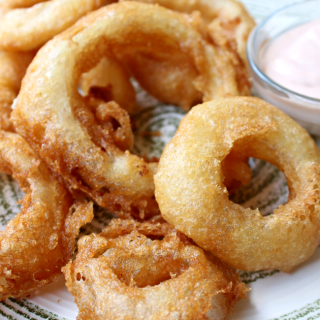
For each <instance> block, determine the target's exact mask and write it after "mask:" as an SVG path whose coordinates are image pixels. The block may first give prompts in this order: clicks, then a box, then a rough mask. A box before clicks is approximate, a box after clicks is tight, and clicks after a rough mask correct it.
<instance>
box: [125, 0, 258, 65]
mask: <svg viewBox="0 0 320 320" xmlns="http://www.w3.org/2000/svg"><path fill="white" fill-rule="evenodd" d="M120 1H136V0H120ZM137 1H139V2H144V3H152V4H155V3H157V4H159V5H161V6H163V7H166V8H168V9H171V10H174V11H179V12H184V13H192V12H194V11H198V12H200V13H201V16H202V18H203V19H204V20H205V21H206V23H207V24H208V25H209V28H210V29H211V30H212V31H214V30H215V29H216V28H219V29H220V31H223V33H224V38H225V39H227V40H228V41H231V42H233V41H235V42H236V46H237V52H238V53H239V55H240V57H241V58H242V60H243V61H244V62H245V63H246V64H247V53H246V43H247V39H248V37H249V34H250V32H251V30H252V29H253V28H254V26H255V22H254V20H253V19H252V18H251V16H250V15H249V13H248V12H247V10H246V8H245V7H244V6H243V4H242V3H240V2H239V1H235V0H192V1H190V0H137ZM214 33H215V32H214ZM214 38H215V37H214ZM220 43H221V42H220Z"/></svg>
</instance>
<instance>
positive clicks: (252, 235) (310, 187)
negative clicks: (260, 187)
mask: <svg viewBox="0 0 320 320" xmlns="http://www.w3.org/2000/svg"><path fill="white" fill-rule="evenodd" d="M194 141H197V143H194ZM231 152H232V153H234V154H238V155H239V156H243V155H245V156H249V157H250V156H251V157H255V158H258V159H262V160H265V161H268V162H270V163H272V164H273V165H275V166H276V167H278V168H279V170H281V171H283V172H284V174H285V176H286V178H287V181H288V187H289V198H288V202H287V203H286V204H285V205H283V206H280V207H279V208H277V209H276V210H274V213H273V214H272V215H269V216H266V217H263V216H262V215H261V214H260V212H259V210H258V209H255V210H252V209H250V208H248V209H245V208H243V207H241V206H240V205H238V204H235V203H233V202H231V201H230V200H229V199H228V192H227V190H226V188H225V186H224V184H223V181H224V177H223V174H222V170H221V166H222V162H223V160H224V159H225V158H226V156H227V155H228V154H230V153H231ZM155 185H156V193H155V194H156V199H157V201H158V203H159V207H160V210H161V213H162V215H163V217H164V219H165V220H167V221H168V222H169V223H171V224H173V225H174V226H175V227H176V228H177V229H178V230H180V231H181V232H183V233H185V234H186V235H187V236H189V237H191V238H192V239H193V240H194V241H195V242H196V243H197V244H198V245H199V246H201V247H202V248H204V249H206V250H209V251H211V252H212V253H213V254H215V255H216V256H217V257H219V258H220V259H221V260H223V261H225V262H226V263H228V264H230V265H231V266H233V267H235V268H238V269H242V270H248V271H257V270H262V269H279V270H282V271H284V272H290V271H291V270H292V269H293V268H294V267H295V266H297V265H298V264H300V263H302V262H303V261H305V260H307V259H308V258H309V257H310V256H311V255H312V254H313V252H314V250H315V249H316V248H317V246H318V245H319V244H320V231H319V230H320V191H319V186H320V152H319V149H318V148H317V146H316V145H315V143H314V141H313V140H312V139H311V137H310V136H309V134H308V133H307V132H306V131H305V130H304V129H302V128H301V127H300V125H298V124H297V123H296V122H295V121H294V120H292V119H291V118H290V117H289V116H287V115H285V114H284V113H282V112H281V111H280V110H278V109H277V108H275V107H273V106H272V105H270V104H268V103H266V102H264V101H263V100H260V99H258V98H241V97H237V98H229V99H224V100H222V99H221V100H216V101H212V102H208V103H204V104H202V105H200V106H197V107H194V108H193V109H192V110H191V111H190V112H189V114H188V115H187V116H186V117H185V118H184V119H183V120H182V122H181V123H180V126H179V129H178V131H177V133H176V135H175V136H174V138H173V139H172V140H171V142H170V143H169V144H168V145H167V146H166V148H165V150H164V152H163V154H162V156H161V159H160V163H159V169H158V172H157V174H156V175H155Z"/></svg>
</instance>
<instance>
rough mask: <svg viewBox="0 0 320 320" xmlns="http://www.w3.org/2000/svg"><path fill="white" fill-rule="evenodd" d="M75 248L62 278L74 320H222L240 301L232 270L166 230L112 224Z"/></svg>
mask: <svg viewBox="0 0 320 320" xmlns="http://www.w3.org/2000/svg"><path fill="white" fill-rule="evenodd" d="M162 238H163V239H162ZM157 239H162V240H157ZM78 247H79V252H78V254H77V257H76V259H75V260H74V261H73V262H70V263H69V264H68V265H67V266H66V267H65V268H63V272H64V274H65V277H66V285H67V287H68V290H69V291H70V292H71V293H72V295H73V296H74V298H75V302H76V303H77V305H78V307H79V315H78V317H77V319H79V320H80V319H150V320H151V319H186V320H188V319H190V320H191V319H208V318H209V319H224V318H225V316H226V315H227V314H228V313H230V312H231V311H232V308H233V305H234V304H235V303H236V302H237V301H238V300H240V299H241V298H243V299H245V298H246V291H247V289H246V287H245V285H244V284H243V283H241V281H240V278H239V276H238V274H237V272H236V271H235V270H234V269H232V268H231V267H229V266H227V265H226V264H223V263H222V262H221V261H219V260H218V259H217V258H215V257H213V256H212V255H210V254H209V253H206V252H204V251H203V250H202V249H201V248H199V247H196V246H194V245H192V244H191V243H190V242H189V241H188V240H187V238H186V237H185V236H184V235H182V234H180V233H179V232H177V231H176V230H175V229H174V228H172V227H171V226H169V225H167V224H164V225H162V224H159V223H158V224H151V223H142V224H140V223H136V222H134V221H132V220H131V221H130V220H125V221H121V220H118V221H112V222H111V225H110V227H107V228H106V229H105V230H104V231H102V233H101V234H100V235H95V234H92V235H89V236H85V237H83V238H81V239H80V240H79V242H78Z"/></svg>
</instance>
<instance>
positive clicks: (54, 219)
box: [0, 131, 93, 300]
mask: <svg viewBox="0 0 320 320" xmlns="http://www.w3.org/2000/svg"><path fill="white" fill-rule="evenodd" d="M0 170H1V171H2V172H5V173H8V174H11V175H12V176H13V177H14V178H15V179H16V180H17V181H18V182H19V185H20V187H21V189H22V190H23V191H24V192H25V196H24V198H23V199H22V200H21V205H22V209H21V211H20V213H19V214H18V215H16V216H15V217H14V219H12V220H11V221H10V222H9V223H8V225H7V227H6V228H5V230H4V231H2V232H0V300H4V299H6V298H8V297H16V298H22V297H26V296H28V295H30V294H32V293H34V292H35V291H37V290H38V289H40V288H41V287H43V286H44V285H45V284H47V283H50V282H53V281H55V280H56V279H57V277H58V276H59V275H60V274H61V268H62V267H63V266H64V265H65V264H66V263H67V262H68V261H69V260H70V258H71V255H72V253H73V251H74V246H75V238H76V236H77V235H78V231H79V229H80V227H81V226H82V225H83V224H85V223H86V222H89V221H90V220H91V219H92V218H93V210H92V203H90V204H88V203H86V202H80V201H74V200H73V198H72V197H71V195H70V194H69V192H68V191H67V190H66V188H65V187H64V184H63V182H62V181H60V179H57V178H55V177H54V176H53V175H52V174H51V173H50V171H49V170H48V169H47V168H46V167H45V165H44V164H43V162H42V161H41V160H40V159H39V158H38V157H37V156H36V155H35V154H34V153H33V151H32V150H31V149H30V148H29V146H28V145H27V143H26V142H25V141H24V140H23V139H22V138H21V137H20V136H18V135H17V134H14V133H9V132H4V131H0Z"/></svg>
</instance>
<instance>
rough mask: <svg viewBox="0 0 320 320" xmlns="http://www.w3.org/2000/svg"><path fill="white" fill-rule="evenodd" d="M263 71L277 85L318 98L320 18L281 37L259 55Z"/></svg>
mask: <svg viewBox="0 0 320 320" xmlns="http://www.w3.org/2000/svg"><path fill="white" fill-rule="evenodd" d="M261 61H262V71H264V72H265V74H266V75H267V76H269V77H270V78H271V79H272V80H274V81H275V82H277V83H278V84H280V85H282V86H284V87H286V88H288V89H290V90H292V91H295V92H297V93H300V94H303V95H305V96H309V97H312V98H317V99H320V19H317V20H314V21H312V22H309V23H306V24H303V25H301V26H298V27H296V28H293V29H292V30H290V31H288V32H286V33H284V34H282V35H281V36H279V37H278V38H277V39H275V40H274V41H273V42H271V43H270V44H269V45H268V46H267V47H266V48H265V49H264V50H263V51H262V53H261Z"/></svg>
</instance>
